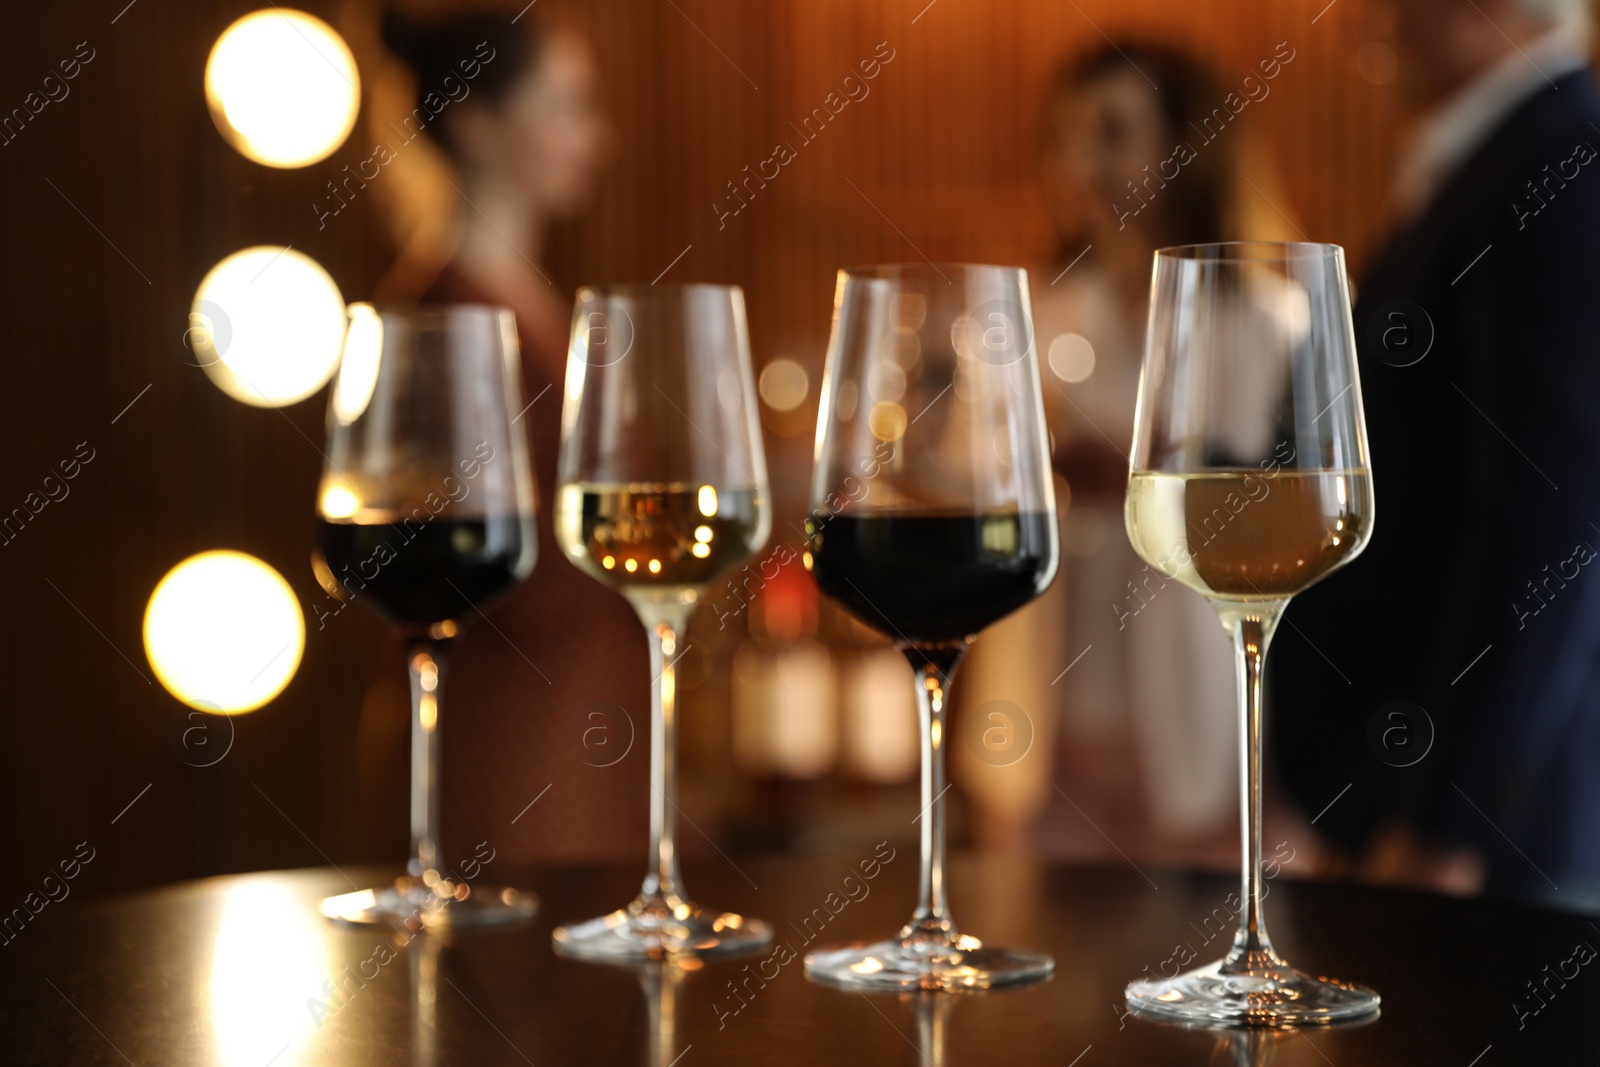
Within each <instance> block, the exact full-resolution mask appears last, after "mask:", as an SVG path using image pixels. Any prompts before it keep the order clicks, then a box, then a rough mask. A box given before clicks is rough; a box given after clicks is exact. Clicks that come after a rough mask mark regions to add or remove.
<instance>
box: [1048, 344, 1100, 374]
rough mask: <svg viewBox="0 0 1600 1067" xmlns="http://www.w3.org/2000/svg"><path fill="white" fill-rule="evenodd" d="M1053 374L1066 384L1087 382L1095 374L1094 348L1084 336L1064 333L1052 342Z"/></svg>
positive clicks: (1051, 368)
mask: <svg viewBox="0 0 1600 1067" xmlns="http://www.w3.org/2000/svg"><path fill="white" fill-rule="evenodd" d="M1046 358H1047V359H1048V360H1049V363H1050V370H1051V372H1052V373H1053V374H1054V375H1055V376H1056V377H1057V378H1060V379H1061V380H1062V381H1064V382H1074V383H1075V382H1081V381H1086V380H1087V379H1088V377H1089V375H1091V374H1093V373H1094V346H1093V345H1091V344H1090V343H1089V339H1088V338H1087V337H1084V336H1083V335H1082V334H1077V333H1064V334H1060V335H1059V336H1057V337H1056V339H1055V340H1053V341H1051V342H1050V350H1049V352H1048V354H1047V357H1046Z"/></svg>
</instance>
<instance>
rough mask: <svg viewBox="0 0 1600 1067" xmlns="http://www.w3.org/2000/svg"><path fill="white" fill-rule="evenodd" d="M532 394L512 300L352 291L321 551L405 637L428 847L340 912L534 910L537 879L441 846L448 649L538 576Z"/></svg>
mask: <svg viewBox="0 0 1600 1067" xmlns="http://www.w3.org/2000/svg"><path fill="white" fill-rule="evenodd" d="M520 397H521V386H520V376H519V368H518V349H517V337H516V325H515V322H514V320H513V318H512V316H511V313H510V312H509V311H505V310H503V309H495V308H488V307H479V306H472V305H452V306H445V307H436V308H423V309H419V310H417V311H413V312H409V313H401V312H394V311H382V312H380V311H378V310H377V309H375V308H373V307H372V306H371V305H367V304H354V305H352V306H351V307H350V309H349V329H348V331H347V334H346V340H345V349H344V355H343V358H342V360H341V364H340V371H339V377H338V380H337V382H336V384H335V386H334V389H333V393H332V397H331V401H330V404H329V410H328V431H327V450H326V452H325V453H324V456H325V460H326V461H325V464H324V467H323V473H322V481H321V485H320V486H319V489H318V493H317V513H318V527H319V532H318V540H317V547H316V550H315V552H314V553H313V557H312V566H313V570H314V572H315V574H316V576H317V580H318V582H319V583H320V584H321V585H322V587H323V588H324V590H325V591H326V592H327V593H328V594H329V595H330V596H331V597H335V598H337V599H338V600H340V601H342V602H344V603H351V602H353V603H356V604H359V605H361V606H362V607H363V608H365V609H367V610H370V611H372V612H373V613H374V614H376V615H378V616H379V617H380V618H382V619H383V620H384V621H385V622H387V623H389V625H390V626H391V628H392V629H393V630H394V631H395V633H396V635H397V636H399V637H400V639H401V640H402V641H403V642H404V643H405V644H406V648H407V656H406V659H407V667H408V670H409V673H410V677H411V697H412V723H411V731H412V733H411V834H412V846H413V850H412V851H413V854H412V858H411V860H410V861H409V863H408V864H407V873H406V876H405V877H403V878H400V879H398V880H396V882H395V883H394V884H392V885H389V886H382V887H377V888H374V889H367V890H358V891H356V892H354V893H349V894H344V895H341V896H338V897H332V898H329V899H328V900H327V901H325V902H324V904H323V909H322V910H323V912H324V914H326V915H328V916H329V917H330V918H333V919H335V920H338V921H342V922H348V923H396V924H398V923H406V924H413V923H420V924H423V925H430V926H439V925H458V926H459V925H486V924H492V923H501V922H511V921H517V920H522V919H527V918H530V917H531V916H532V915H533V914H534V911H535V908H536V903H537V902H536V900H535V898H534V897H533V895H532V894H531V893H527V892H524V891H521V890H516V889H509V888H500V887H489V886H481V885H477V884H474V882H473V879H472V878H470V877H467V878H463V877H460V876H459V875H456V874H454V873H452V872H451V870H450V868H449V867H448V866H447V864H446V863H445V861H444V858H443V855H442V853H441V851H440V847H439V824H440V807H439V805H440V798H439V773H438V772H439V725H440V707H441V695H442V684H443V676H444V665H445V651H446V649H447V648H448V646H449V644H450V642H451V641H452V640H453V639H454V638H455V637H456V636H457V635H459V634H460V633H461V632H462V630H463V629H464V628H465V627H466V626H467V625H469V624H470V623H471V622H472V620H473V619H474V618H476V617H477V616H478V615H479V614H480V613H481V612H482V611H483V610H484V608H486V607H488V606H489V605H491V604H492V603H494V602H495V601H497V600H498V599H500V598H501V597H504V596H505V595H507V594H509V593H510V592H511V590H513V589H514V588H516V586H517V585H518V584H519V583H521V582H522V581H523V580H524V579H525V578H526V577H527V576H528V574H529V573H530V572H531V571H532V570H533V565H534V560H535V556H536V552H537V537H536V534H535V532H534V522H533V514H534V491H533V481H532V476H531V473H530V468H529V461H528V450H527V442H526V439H525V438H524V437H523V435H522V434H521V433H520V432H519V431H518V430H517V427H516V425H515V421H514V420H515V415H516V411H517V409H518V407H520ZM338 610H343V609H342V607H341V608H340V609H338ZM317 611H318V616H319V621H324V622H325V621H326V620H324V619H322V616H323V614H324V609H322V608H321V607H320V606H319V607H318V609H317ZM336 613H337V612H331V613H328V614H336ZM464 865H466V864H464ZM471 866H472V867H473V869H474V870H475V869H476V865H475V864H474V865H471Z"/></svg>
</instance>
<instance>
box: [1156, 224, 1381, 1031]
mask: <svg viewBox="0 0 1600 1067" xmlns="http://www.w3.org/2000/svg"><path fill="white" fill-rule="evenodd" d="M1125 516H1126V522H1127V530H1128V537H1129V540H1130V541H1131V542H1132V543H1133V547H1134V549H1135V551H1137V552H1138V554H1139V555H1140V557H1141V558H1143V559H1144V560H1145V562H1146V563H1148V564H1150V566H1151V567H1152V568H1154V569H1155V570H1157V571H1159V572H1161V574H1163V575H1164V576H1165V577H1167V578H1170V579H1175V580H1177V581H1178V582H1180V583H1181V584H1183V585H1185V586H1187V587H1189V588H1190V589H1193V590H1194V591H1195V592H1197V593H1199V594H1200V595H1202V596H1204V597H1205V598H1206V599H1207V600H1208V601H1210V603H1211V605H1212V607H1213V608H1214V609H1215V610H1216V612H1217V616H1218V618H1219V620H1220V621H1221V623H1222V626H1223V629H1224V630H1225V631H1226V632H1227V633H1228V636H1229V638H1230V640H1231V641H1232V643H1233V646H1234V661H1235V664H1236V667H1237V671H1238V677H1239V739H1240V764H1241V765H1240V833H1241V838H1242V848H1241V867H1242V870H1241V881H1242V890H1241V899H1242V901H1243V907H1242V908H1241V914H1240V925H1239V930H1238V932H1237V934H1236V936H1235V938H1234V941H1233V946H1232V949H1231V951H1230V952H1229V953H1228V955H1227V957H1226V958H1224V959H1223V960H1221V961H1219V962H1217V963H1212V964H1209V965H1207V966H1204V967H1200V968H1198V969H1196V970H1192V971H1189V972H1186V973H1183V974H1179V975H1177V976H1175V977H1172V978H1160V979H1140V980H1138V981H1134V982H1132V983H1130V984H1129V985H1128V987H1127V990H1126V996H1127V1001H1128V1005H1129V1007H1130V1008H1132V1009H1133V1011H1134V1012H1135V1013H1136V1014H1139V1015H1151V1016H1155V1017H1158V1018H1166V1019H1172V1020H1176V1021H1181V1022H1185V1023H1224V1024H1233V1025H1248V1026H1268V1027H1283V1026H1298V1025H1305V1024H1325V1023H1331V1022H1335V1021H1338V1020H1346V1019H1354V1018H1359V1017H1363V1016H1369V1015H1371V1014H1372V1013H1374V1012H1376V1011H1377V1010H1378V1007H1379V997H1378V994H1377V993H1375V992H1373V991H1372V990H1370V989H1367V988H1365V987H1363V986H1359V985H1355V984H1352V983H1349V982H1342V981H1339V980H1336V979H1330V978H1317V977H1312V976H1310V975H1306V974H1302V973H1301V972H1299V971H1296V970H1295V969H1294V968H1292V967H1290V966H1289V965H1288V964H1287V963H1286V962H1285V961H1284V960H1283V958H1282V957H1281V956H1279V955H1278V953H1277V952H1276V950H1275V949H1274V948H1273V946H1272V941H1271V939H1270V938H1269V937H1268V935H1267V930H1266V924H1265V919H1264V916H1263V913H1262V907H1261V901H1262V891H1261V890H1262V873H1261V812H1262V792H1261V777H1262V773H1261V760H1262V705H1261V671H1262V664H1263V662H1264V659H1265V656H1266V652H1267V647H1268V645H1269V644H1270V642H1271V640H1272V635H1273V632H1274V631H1275V629H1276V627H1277V625H1278V622H1279V620H1280V618H1281V617H1282V615H1283V611H1284V609H1285V608H1286V607H1287V606H1288V603H1289V600H1290V598H1291V597H1293V596H1294V595H1295V594H1296V593H1299V592H1301V591H1303V590H1305V589H1306V588H1308V587H1310V586H1311V585H1313V584H1314V583H1316V582H1318V581H1320V580H1322V579H1323V578H1325V577H1327V576H1328V575H1329V574H1330V573H1332V572H1333V571H1334V570H1336V569H1338V568H1339V567H1342V566H1344V565H1345V564H1347V563H1349V562H1350V561H1351V560H1353V559H1355V558H1356V557H1357V556H1358V555H1360V553H1361V551H1362V549H1363V548H1364V547H1365V546H1366V544H1367V541H1368V539H1369V538H1370V537H1371V534H1372V525H1373V517H1374V504H1373V492H1372V474H1371V465H1370V463H1369V461H1368V456H1367V439H1366V426H1365V419H1364V416H1363V413H1362V405H1361V386H1360V381H1359V379H1358V376H1357V370H1356V355H1355V337H1354V332H1353V329H1352V326H1351V320H1350V302H1349V284H1348V281H1347V276H1346V272H1345V264H1344V253H1343V250H1342V249H1340V248H1339V247H1338V246H1336V245H1319V244H1309V243H1289V244H1274V243H1231V244H1215V245H1190V246H1184V247H1179V248H1168V249H1162V250H1160V251H1159V252H1157V253H1156V261H1155V272H1154V278H1153V282H1152V290H1151V304H1150V320H1149V328H1148V332H1147V335H1146V339H1145V359H1144V366H1143V370H1142V372H1141V375H1140V383H1139V401H1138V408H1137V413H1136V415H1135V423H1134V437H1133V448H1132V454H1131V457H1130V463H1129V476H1128V490H1127V501H1126V509H1125ZM1290 710H1291V712H1292V709H1290Z"/></svg>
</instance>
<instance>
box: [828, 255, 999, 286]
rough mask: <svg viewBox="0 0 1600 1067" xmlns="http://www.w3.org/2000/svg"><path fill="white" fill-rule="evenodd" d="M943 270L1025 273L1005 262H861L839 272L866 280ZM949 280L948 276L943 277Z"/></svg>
mask: <svg viewBox="0 0 1600 1067" xmlns="http://www.w3.org/2000/svg"><path fill="white" fill-rule="evenodd" d="M945 271H950V272H952V273H955V272H968V271H1006V272H1009V273H1012V274H1026V273H1027V271H1026V270H1025V269H1023V268H1022V267H1016V266H1011V265H1009V264H1005V263H934V262H933V261H931V260H930V261H928V262H926V263H862V264H859V265H858V266H854V267H841V268H839V273H840V274H842V275H844V276H845V277H847V278H858V279H862V280H866V281H889V280H892V279H894V278H896V277H900V276H904V275H919V276H922V277H930V276H932V275H935V274H937V275H939V276H941V277H943V276H944V272H945ZM944 280H945V281H949V280H950V279H949V278H945V279H944Z"/></svg>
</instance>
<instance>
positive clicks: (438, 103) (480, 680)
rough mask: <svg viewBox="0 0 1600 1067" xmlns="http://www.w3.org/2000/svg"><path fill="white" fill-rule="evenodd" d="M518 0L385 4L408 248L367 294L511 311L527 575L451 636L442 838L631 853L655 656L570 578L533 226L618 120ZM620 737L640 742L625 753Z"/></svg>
mask: <svg viewBox="0 0 1600 1067" xmlns="http://www.w3.org/2000/svg"><path fill="white" fill-rule="evenodd" d="M513 13H514V12H505V13H502V12H499V11H496V12H493V13H489V12H485V13H468V14H456V15H454V16H453V17H451V18H450V19H449V20H448V21H443V22H433V23H428V24H416V23H413V22H411V21H410V20H409V19H406V18H403V17H401V16H400V15H398V14H390V15H389V16H388V17H387V18H385V20H384V25H383V41H384V44H385V45H386V46H387V48H388V49H389V50H390V51H391V52H392V53H393V54H394V55H395V56H396V57H398V58H399V59H400V60H401V61H402V62H403V64H404V66H405V68H406V71H407V72H408V74H409V77H408V78H406V79H404V80H405V81H406V82H407V88H406V90H405V92H404V94H403V96H401V95H399V94H398V93H396V92H394V91H391V93H390V96H391V99H390V101H389V104H390V108H389V109H388V110H390V111H392V112H394V113H396V117H395V118H393V119H385V120H383V121H382V122H380V123H375V132H376V133H377V134H378V135H379V136H384V137H386V138H387V141H386V143H387V144H388V145H389V146H390V148H391V152H392V154H393V158H392V161H391V162H390V163H388V164H386V168H385V169H386V173H385V175H384V177H382V178H380V179H378V181H377V182H376V183H375V185H376V186H377V190H376V191H379V192H380V195H382V196H384V198H385V200H386V205H387V206H388V207H389V209H390V210H389V215H390V221H391V225H392V226H393V229H394V231H395V238H396V242H397V244H399V245H400V247H401V249H402V251H401V254H400V257H399V259H398V261H397V262H396V264H395V265H394V267H393V269H392V270H391V271H390V272H389V274H388V276H387V277H386V278H385V279H384V280H383V282H382V283H381V284H380V286H379V294H378V296H379V299H380V300H383V301H385V302H389V303H402V304H403V303H416V302H421V303H478V304H494V305H500V306H503V307H507V308H510V309H511V310H512V311H513V312H514V313H515V314H516V319H517V332H518V335H519V338H520V341H521V351H522V388H523V399H522V402H521V404H519V407H520V406H521V405H522V404H526V405H527V406H526V408H525V409H524V410H523V413H522V415H521V416H520V421H521V422H522V423H523V424H524V425H525V426H526V428H527V433H528V437H529V441H530V445H531V448H532V457H533V469H534V472H535V476H536V480H537V484H538V494H539V515H538V524H537V525H538V531H539V559H538V564H537V566H536V567H535V569H534V572H533V575H532V577H531V578H529V580H528V581H527V582H526V583H524V585H523V586H522V587H521V588H520V589H519V590H518V591H517V592H516V593H515V594H514V595H513V596H512V597H510V598H509V599H508V600H507V601H506V602H504V603H502V604H501V605H499V606H498V607H496V608H495V609H494V610H493V612H492V613H491V616H490V617H489V618H488V619H487V620H479V621H478V623H477V624H476V625H474V626H470V627H468V628H467V629H466V631H465V633H464V635H463V636H462V637H461V638H460V639H459V640H458V641H457V646H458V647H457V648H455V649H453V650H452V651H451V656H450V672H451V679H450V685H449V689H448V690H447V692H448V694H449V697H448V702H447V706H446V707H444V708H442V709H441V714H442V716H443V721H442V723H441V729H442V735H441V736H442V747H443V761H444V768H443V770H442V772H441V778H442V781H443V784H444V790H445V793H444V802H443V808H444V813H443V814H444V833H443V839H444V842H443V848H444V852H445V859H446V861H447V862H454V861H455V860H456V859H457V857H458V856H461V855H468V854H470V853H471V851H472V850H473V848H475V847H476V845H477V843H478V842H480V841H487V842H488V843H489V845H490V846H491V847H493V848H494V849H495V851H496V855H497V856H501V857H509V859H510V862H513V863H517V862H527V861H540V860H542V861H548V860H573V859H597V858H607V857H616V856H622V857H632V856H637V855H642V854H643V849H644V845H645V841H644V814H645V811H646V791H645V781H644V778H643V777H642V776H641V773H640V771H641V769H642V767H643V765H644V764H643V759H644V756H645V755H646V754H647V753H646V750H647V749H648V745H647V743H645V739H644V737H641V739H640V743H638V744H634V743H633V741H634V732H635V728H637V730H638V732H639V733H641V734H642V735H646V736H647V732H648V728H649V707H650V705H649V675H648V671H647V668H646V664H647V662H648V657H647V654H646V650H645V647H644V636H643V631H642V629H641V628H640V626H639V624H638V621H637V620H636V619H635V617H634V615H633V613H632V612H631V611H630V610H629V608H628V606H627V604H626V602H624V601H623V600H622V599H621V598H620V597H618V596H616V595H615V594H613V593H610V592H608V591H606V590H604V589H602V588H601V587H600V586H599V585H598V584H596V583H595V582H594V581H592V580H591V579H589V578H586V577H584V576H583V575H581V574H580V573H579V572H578V571H577V570H576V569H575V568H574V567H573V566H572V565H571V564H570V563H568V562H567V561H566V559H565V556H564V554H563V553H562V552H561V551H560V549H559V548H558V547H557V544H556V541H555V538H554V536H553V531H552V528H551V520H550V514H551V506H552V504H553V499H554V493H555V468H556V458H557V453H558V450H559V446H560V419H561V401H562V389H561V383H562V381H563V379H564V377H565V373H566V347H567V330H568V321H569V319H570V315H571V306H572V302H571V296H570V294H567V293H564V292H561V291H559V290H557V289H556V288H555V286H554V285H553V284H552V283H551V281H550V279H549V277H548V276H547V274H546V272H545V271H544V270H543V269H542V268H541V267H540V265H539V258H540V257H539V249H540V238H541V235H542V233H543V231H544V230H545V229H546V228H547V227H548V226H549V224H550V223H551V222H553V221H555V220H558V219H561V218H564V217H567V216H570V215H572V214H574V213H575V212H577V211H578V210H579V209H580V208H582V207H583V206H584V204H585V203H586V202H587V201H588V199H589V197H590V195H591V193H592V191H593V188H594V184H595V180H596V177H597V174H598V171H599V169H600V167H601V165H602V164H603V163H604V162H605V160H606V157H607V156H608V155H609V153H610V149H611V142H612V140H613V132H612V128H611V124H610V121H609V119H608V118H607V116H606V114H605V112H604V110H603V108H602V106H601V103H600V97H599V75H598V68H597V65H596V62H595V57H594V53H593V50H592V48H591V47H590V45H589V42H588V40H587V39H586V37H585V36H584V34H583V33H582V32H581V31H580V30H579V29H578V28H576V26H575V25H572V24H568V23H564V22H554V21H549V20H545V21H541V20H540V18H539V17H538V13H536V12H534V11H531V10H530V11H527V12H524V13H523V15H522V16H521V17H519V18H518V19H517V20H516V21H515V22H513V20H512V17H511V15H512V14H513ZM396 105H398V106H396ZM378 110H379V111H380V112H381V111H383V110H384V109H383V108H382V107H381V106H380V107H378ZM391 178H392V180H391ZM399 677H400V672H399V671H398V670H389V671H385V672H383V673H382V674H381V675H380V683H379V688H378V689H377V690H375V692H374V695H373V697H372V698H371V699H369V701H368V707H367V709H366V711H365V713H364V715H363V727H362V732H363V738H362V741H363V745H362V747H363V751H364V752H365V753H366V754H367V769H368V771H369V775H368V776H369V777H370V778H373V779H387V781H385V783H384V788H383V789H382V790H381V792H382V793H383V794H384V796H385V797H386V799H385V800H384V801H382V802H380V804H379V806H378V810H379V811H380V812H382V813H383V815H384V817H385V819H386V820H387V822H386V827H385V828H386V832H393V833H394V834H395V835H396V836H398V827H399V824H400V820H401V819H402V818H403V814H404V808H403V805H402V804H401V803H399V801H398V797H399V796H400V795H401V792H402V787H401V786H400V784H399V783H400V781H402V780H403V777H402V775H403V771H404V767H405V760H404V757H403V755H401V754H400V752H399V750H400V748H402V747H403V743H404V742H403V738H404V735H405V729H406V713H405V710H404V709H405V706H406V705H405V697H404V694H403V693H401V692H400V691H399V689H398V687H391V686H390V680H391V679H394V678H399ZM396 739H399V740H398V741H397V740H396ZM630 746H631V748H637V749H639V752H638V754H634V755H633V758H632V759H624V757H625V756H626V755H629V754H632V753H631V748H630ZM547 787H548V790H549V791H548V795H546V793H545V790H546V788H547ZM535 799H538V801H539V804H538V806H537V807H534V808H529V805H530V802H532V801H534V800H535ZM502 862H504V861H502Z"/></svg>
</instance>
